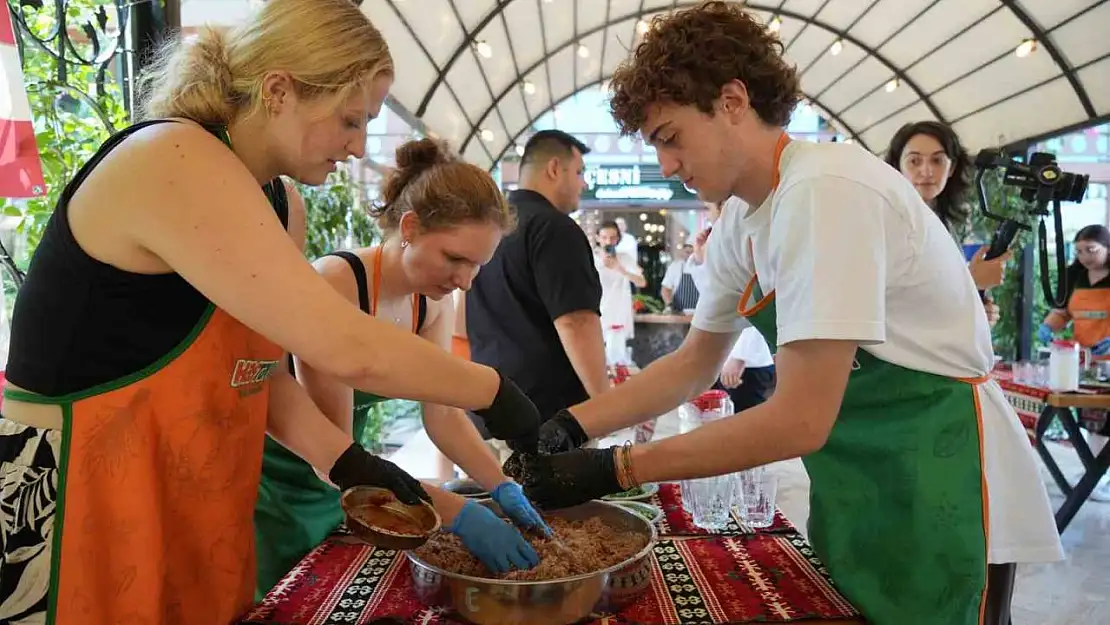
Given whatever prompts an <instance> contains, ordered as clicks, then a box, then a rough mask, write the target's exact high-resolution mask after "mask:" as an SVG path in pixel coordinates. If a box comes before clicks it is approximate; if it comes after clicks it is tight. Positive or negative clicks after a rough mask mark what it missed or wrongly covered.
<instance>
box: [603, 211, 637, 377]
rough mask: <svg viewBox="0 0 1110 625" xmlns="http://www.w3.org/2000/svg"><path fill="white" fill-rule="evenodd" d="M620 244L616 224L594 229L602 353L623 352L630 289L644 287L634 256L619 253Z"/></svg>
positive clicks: (629, 326) (629, 330)
mask: <svg viewBox="0 0 1110 625" xmlns="http://www.w3.org/2000/svg"><path fill="white" fill-rule="evenodd" d="M620 241H621V230H620V226H618V225H617V224H616V222H613V221H606V222H603V223H602V224H601V226H600V227H599V228H598V229H597V249H596V250H595V251H594V264H595V265H596V267H597V274H598V276H599V277H600V278H601V331H602V333H604V335H605V343H606V354H615V353H621V354H624V353H626V349H625V347H624V346H625V344H626V343H627V341H628V339H630V338H632V336H633V334H634V325H633V324H634V323H635V318H634V314H633V310H632V287H633V286H636V287H637V288H641V289H642V288H643V287H645V286H647V280H645V279H644V271H643V269H641V268H640V265H639V264H638V263H637V262H636V256H635V255H633V254H629V253H628V252H623V251H621V250H620V248H619V245H620ZM614 345H615V347H614ZM609 360H610V363H609V364H617V363H616V362H614V358H613V357H610V358H609ZM617 360H618V361H623V360H625V358H623V357H622V358H618V359H617ZM622 364H623V363H622Z"/></svg>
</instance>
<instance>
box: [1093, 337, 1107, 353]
mask: <svg viewBox="0 0 1110 625" xmlns="http://www.w3.org/2000/svg"><path fill="white" fill-rule="evenodd" d="M1091 353H1092V354H1094V355H1095V356H1105V355H1107V354H1110V338H1105V339H1102V340H1101V341H1099V342H1098V343H1095V346H1094V347H1092V348H1091Z"/></svg>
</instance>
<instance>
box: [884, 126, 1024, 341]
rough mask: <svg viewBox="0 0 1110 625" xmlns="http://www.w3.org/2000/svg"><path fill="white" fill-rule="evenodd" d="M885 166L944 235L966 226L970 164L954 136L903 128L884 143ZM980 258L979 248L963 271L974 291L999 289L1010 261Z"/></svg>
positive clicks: (991, 309) (989, 308)
mask: <svg viewBox="0 0 1110 625" xmlns="http://www.w3.org/2000/svg"><path fill="white" fill-rule="evenodd" d="M886 162H887V163H889V164H890V166H891V167H894V168H895V169H897V170H898V171H900V172H902V175H903V176H905V177H906V179H907V180H909V181H910V182H911V183H912V184H913V187H914V188H915V189H917V193H918V194H919V195H920V196H921V199H922V200H925V203H926V204H928V205H929V207H930V208H932V209H933V212H934V213H936V215H937V217H939V218H940V220H941V222H942V223H943V224H944V227H945V228H947V229H948V231H949V232H950V233H954V232H955V230H956V229H957V227H958V226H959V225H960V224H963V223H966V222H967V219H968V217H969V209H968V189H969V188H970V186H971V183H970V180H969V177H970V175H971V159H970V157H969V156H968V154H967V150H965V149H964V147H963V145H961V144H960V137H959V136H958V135H957V134H956V132H955V131H954V130H952V129H951V128H949V127H948V126H946V125H944V124H941V123H939V122H933V121H923V122H913V123H909V124H906V125H904V126H902V127H901V128H899V129H898V132H896V133H894V137H893V138H892V139H891V140H890V146H889V147H888V148H887V151H886ZM986 253H987V246H985V245H984V246H983V247H982V248H980V249H979V251H978V252H976V253H975V255H974V256H973V257H972V258H971V261H970V262H969V263H968V267H967V268H968V271H970V272H971V277H972V279H973V280H974V281H975V286H977V287H979V290H980V291H985V290H986V289H989V288H991V287H994V286H998V285H999V284H1002V276H1003V271H1004V270H1005V267H1006V261H1008V260H1009V259H1010V256H1011V254H1010V252H1008V251H1007V252H1006V253H1005V254H1003V255H1002V256H999V257H998V258H992V259H991V260H986V259H985V258H984V256H985V255H986ZM983 306H984V308H985V309H986V312H987V320H988V321H989V322H990V324H991V325H992V326H993V325H994V324H995V323H998V313H999V311H998V306H997V305H995V304H994V302H993V301H991V300H990V299H987V300H985V301H984V302H983Z"/></svg>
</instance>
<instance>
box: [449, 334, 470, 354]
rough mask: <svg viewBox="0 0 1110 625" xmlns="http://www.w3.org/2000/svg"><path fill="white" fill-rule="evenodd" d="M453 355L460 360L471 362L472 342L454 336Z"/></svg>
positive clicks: (452, 343)
mask: <svg viewBox="0 0 1110 625" xmlns="http://www.w3.org/2000/svg"><path fill="white" fill-rule="evenodd" d="M451 353H452V354H454V355H455V356H457V357H458V358H462V359H464V360H470V341H469V340H467V339H466V337H463V336H452V337H451Z"/></svg>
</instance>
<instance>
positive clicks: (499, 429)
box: [474, 371, 540, 453]
mask: <svg viewBox="0 0 1110 625" xmlns="http://www.w3.org/2000/svg"><path fill="white" fill-rule="evenodd" d="M497 375H498V376H500V378H501V385H500V386H499V387H498V388H497V395H496V396H494V398H493V403H492V404H490V407H489V408H486V409H484V410H475V411H474V414H476V415H478V417H479V418H480V419H482V422H483V423H485V425H486V431H488V432H489V434H490V436H492V437H493V438H497V439H500V440H503V441H505V444H506V445H508V446H509V449H512V450H513V451H522V452H527V453H535V452H536V444H537V439H538V436H539V429H540V411H539V410H538V409H536V405H535V404H533V403H532V400H531V399H528V396H527V395H525V394H524V391H522V390H520V387H518V386H517V385H516V384H515V383H514V382H513V381H512V380H510V379H509V378H507V377H505V374H503V373H501V372H500V371H498V372H497Z"/></svg>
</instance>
